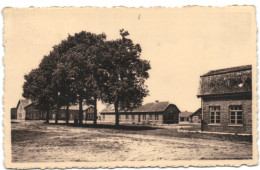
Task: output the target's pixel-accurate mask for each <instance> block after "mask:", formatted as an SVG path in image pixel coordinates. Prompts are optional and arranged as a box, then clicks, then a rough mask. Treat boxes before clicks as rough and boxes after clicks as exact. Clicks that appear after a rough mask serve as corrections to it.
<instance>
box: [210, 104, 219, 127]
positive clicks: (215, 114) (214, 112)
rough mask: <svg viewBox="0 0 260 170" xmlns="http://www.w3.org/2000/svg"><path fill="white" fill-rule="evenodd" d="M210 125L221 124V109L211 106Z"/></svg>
mask: <svg viewBox="0 0 260 170" xmlns="http://www.w3.org/2000/svg"><path fill="white" fill-rule="evenodd" d="M209 111H210V123H220V107H219V106H210V107H209Z"/></svg>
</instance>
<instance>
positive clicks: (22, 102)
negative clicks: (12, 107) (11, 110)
mask: <svg viewBox="0 0 260 170" xmlns="http://www.w3.org/2000/svg"><path fill="white" fill-rule="evenodd" d="M30 103H31V101H30V100H26V99H19V101H18V103H17V106H16V108H17V107H18V106H19V105H21V106H22V107H25V106H27V105H29V104H30Z"/></svg>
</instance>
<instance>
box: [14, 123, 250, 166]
mask: <svg viewBox="0 0 260 170" xmlns="http://www.w3.org/2000/svg"><path fill="white" fill-rule="evenodd" d="M179 126H180V125H176V126H172V125H170V126H169V127H171V128H168V127H167V126H162V127H160V128H159V127H156V128H155V127H143V126H122V127H121V128H119V129H115V128H114V127H113V126H111V125H98V127H97V128H93V127H92V126H91V125H85V126H84V127H76V126H73V125H69V126H68V125H64V124H59V125H55V124H44V123H43V121H24V122H13V123H12V161H13V162H51V161H53V162H64V161H72V162H75V161H84V162H90V161H95V162H96V161H98V162H99V161H100V162H104V161H158V160H165V161H167V160H198V159H251V158H252V143H251V142H250V139H249V138H248V137H241V136H240V137H239V136H235V135H216V134H199V133H181V132H178V131H177V129H178V128H179ZM183 126H184V125H183ZM186 128H199V126H198V125H197V126H195V127H189V126H188V127H186Z"/></svg>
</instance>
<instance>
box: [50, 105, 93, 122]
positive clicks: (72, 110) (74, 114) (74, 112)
mask: <svg viewBox="0 0 260 170" xmlns="http://www.w3.org/2000/svg"><path fill="white" fill-rule="evenodd" d="M87 108H88V106H87V105H86V104H82V110H83V120H85V119H86V111H85V110H86V109H87ZM66 109H67V106H62V107H61V108H60V112H59V120H66ZM78 114H79V104H77V105H72V106H69V119H70V120H74V119H78ZM55 116H56V111H55V110H53V111H52V119H54V120H55Z"/></svg>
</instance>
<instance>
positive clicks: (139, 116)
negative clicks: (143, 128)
mask: <svg viewBox="0 0 260 170" xmlns="http://www.w3.org/2000/svg"><path fill="white" fill-rule="evenodd" d="M138 122H139V123H140V122H141V115H138Z"/></svg>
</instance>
